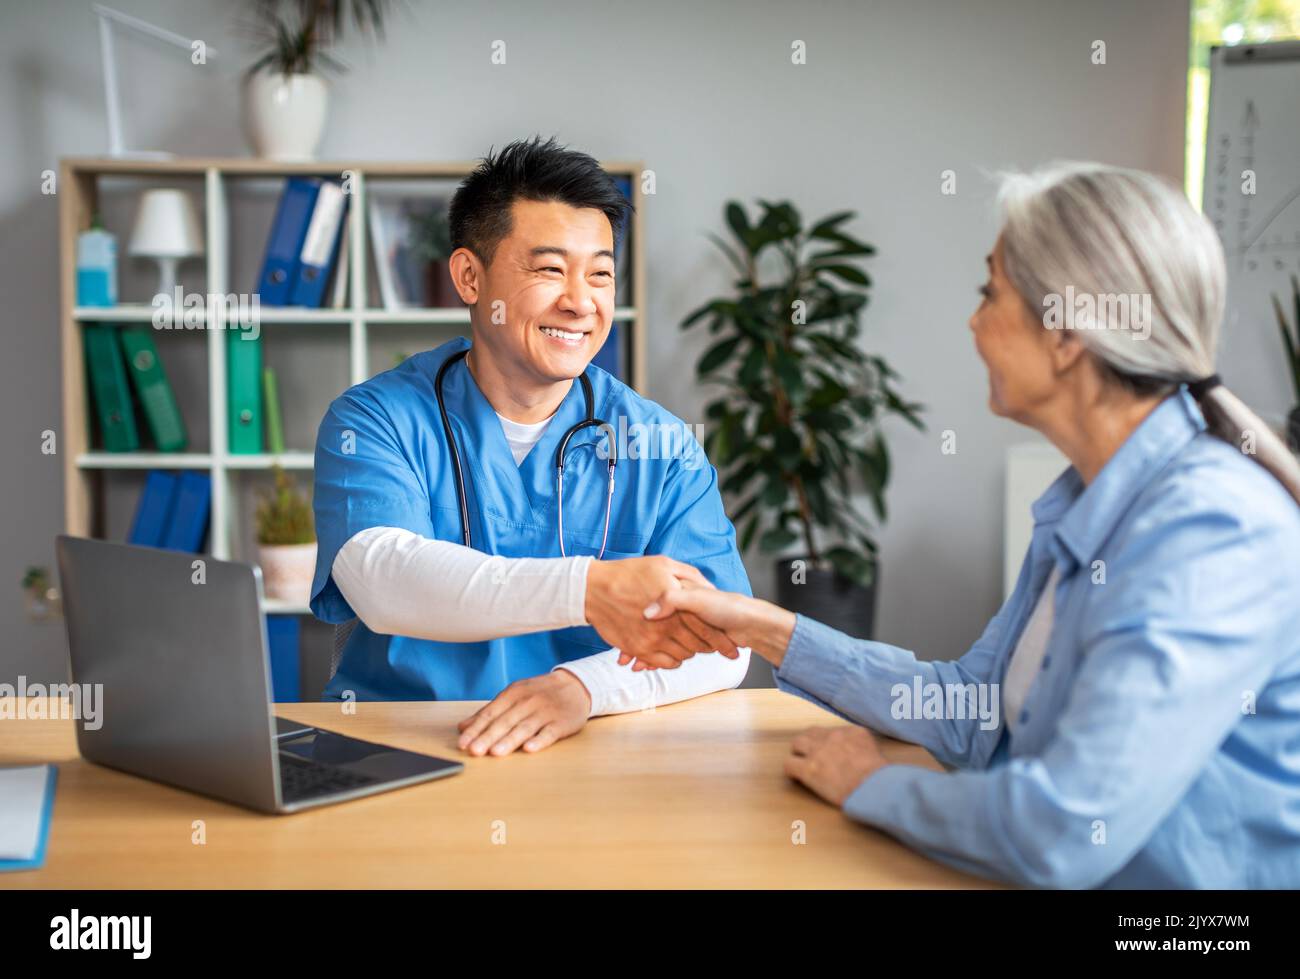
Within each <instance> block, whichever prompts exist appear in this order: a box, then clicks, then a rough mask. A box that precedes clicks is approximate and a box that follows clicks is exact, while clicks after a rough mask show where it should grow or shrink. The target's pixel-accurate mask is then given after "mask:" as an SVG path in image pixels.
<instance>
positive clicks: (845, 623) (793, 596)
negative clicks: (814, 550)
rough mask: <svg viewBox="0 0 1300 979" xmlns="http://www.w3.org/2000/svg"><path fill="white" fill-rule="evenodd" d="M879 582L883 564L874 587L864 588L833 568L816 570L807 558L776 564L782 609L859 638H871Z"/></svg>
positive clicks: (873, 583)
mask: <svg viewBox="0 0 1300 979" xmlns="http://www.w3.org/2000/svg"><path fill="white" fill-rule="evenodd" d="M798 565H802V569H801V568H800V567H799V566H798ZM879 581H880V565H879V564H877V565H876V574H875V576H874V577H873V578H872V581H871V584H870V585H869V586H868V587H866V588H863V587H862V586H861V585H859V584H858V583H857V582H855V581H851V580H849V579H848V578H845V577H843V576H841V575H840V574H839V572H837V571H835V570H834V569H832V568H829V567H828V568H825V569H823V568H818V567H815V566H814V565H813V563H812V562H811V561H809V560H808V559H807V558H788V559H786V560H783V561H777V562H776V601H777V604H778V605H780V606H781V607H782V608H787V609H789V610H790V611H791V612H798V613H799V614H800V615H806V616H807V617H808V618H810V619H816V620H817V621H818V622H822V623H825V624H826V625H828V626H830V627H831V628H833V629H838V630H839V631H840V632H844V633H847V634H848V635H850V636H854V637H856V638H858V639H871V638H873V629H874V628H875V621H876V586H877V585H878V584H879Z"/></svg>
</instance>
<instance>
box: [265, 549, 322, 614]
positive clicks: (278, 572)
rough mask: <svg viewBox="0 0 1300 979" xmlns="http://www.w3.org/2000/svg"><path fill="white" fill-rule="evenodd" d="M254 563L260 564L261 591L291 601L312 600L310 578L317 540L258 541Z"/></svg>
mask: <svg viewBox="0 0 1300 979" xmlns="http://www.w3.org/2000/svg"><path fill="white" fill-rule="evenodd" d="M257 563H258V564H260V565H261V566H262V592H263V594H264V595H266V597H267V598H274V599H277V600H279V601H282V602H291V603H293V604H294V605H306V604H307V603H308V601H310V600H311V582H312V578H313V577H314V576H315V574H316V542H315V541H312V542H311V543H310V544H258V545H257Z"/></svg>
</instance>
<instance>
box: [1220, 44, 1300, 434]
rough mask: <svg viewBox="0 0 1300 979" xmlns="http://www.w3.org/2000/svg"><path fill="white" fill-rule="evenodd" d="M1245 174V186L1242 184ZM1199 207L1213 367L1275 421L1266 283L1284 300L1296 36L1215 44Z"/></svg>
mask: <svg viewBox="0 0 1300 979" xmlns="http://www.w3.org/2000/svg"><path fill="white" fill-rule="evenodd" d="M1251 172H1253V174H1254V188H1253V190H1254V193H1249V192H1248V191H1249V190H1250V189H1251V188H1249V187H1248V186H1247V185H1246V182H1247V180H1248V178H1249V175H1250V173H1251ZM1202 210H1203V211H1204V213H1205V215H1206V216H1207V217H1208V218H1209V219H1210V220H1211V221H1212V222H1213V223H1214V227H1215V229H1216V230H1217V231H1218V232H1219V238H1220V240H1222V242H1223V250H1224V253H1225V256H1226V258H1227V262H1228V305H1227V311H1226V314H1225V316H1224V322H1223V332H1222V334H1221V335H1220V339H1219V372H1220V373H1221V374H1222V375H1223V379H1224V381H1225V382H1226V383H1227V384H1228V386H1229V387H1230V388H1232V389H1233V390H1235V391H1236V392H1237V394H1238V395H1239V396H1240V397H1241V398H1242V399H1243V400H1245V401H1246V402H1248V403H1249V404H1250V405H1251V406H1252V407H1253V408H1255V410H1256V411H1258V412H1259V413H1260V415H1261V416H1262V417H1263V418H1264V420H1265V421H1267V422H1269V423H1270V424H1272V425H1274V426H1275V427H1281V426H1282V425H1283V424H1284V419H1285V416H1286V413H1287V412H1288V411H1289V410H1290V409H1291V407H1292V405H1293V402H1294V400H1295V395H1294V392H1293V391H1292V389H1291V385H1290V383H1289V380H1288V377H1287V370H1286V366H1285V360H1284V357H1283V348H1282V338H1281V336H1280V335H1279V334H1278V329H1277V317H1276V315H1275V314H1274V312H1273V305H1272V301H1271V299H1270V298H1269V296H1270V294H1271V293H1276V294H1277V295H1278V297H1279V298H1280V299H1281V300H1282V304H1283V309H1285V310H1287V311H1288V314H1289V315H1294V314H1292V313H1290V310H1291V309H1292V303H1291V298H1290V297H1291V282H1290V277H1291V276H1292V275H1298V276H1300V41H1280V42H1276V43H1272V44H1243V45H1236V46H1233V47H1218V48H1215V49H1213V50H1212V51H1211V53H1210V106H1209V123H1208V126H1207V130H1206V141H1205V187H1204V195H1203V198H1202Z"/></svg>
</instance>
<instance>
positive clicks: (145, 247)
mask: <svg viewBox="0 0 1300 979" xmlns="http://www.w3.org/2000/svg"><path fill="white" fill-rule="evenodd" d="M130 252H131V254H132V255H138V256H142V257H148V258H190V257H192V256H195V255H202V254H203V235H202V233H201V232H200V231H199V218H198V215H197V214H196V213H195V212H194V202H193V201H191V200H190V195H189V194H187V193H185V191H183V190H170V189H157V190H146V191H145V192H144V193H143V194H142V195H141V197H140V209H139V211H138V212H137V213H136V216H135V230H134V231H133V232H132V234H131V247H130Z"/></svg>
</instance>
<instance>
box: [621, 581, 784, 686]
mask: <svg viewBox="0 0 1300 979" xmlns="http://www.w3.org/2000/svg"><path fill="white" fill-rule="evenodd" d="M644 614H645V617H646V618H647V619H651V620H659V619H662V618H664V617H666V616H671V615H687V614H689V615H693V616H695V617H696V618H697V619H698V620H700V621H701V622H703V623H705V624H706V625H707V626H710V627H712V628H713V629H715V630H717V631H718V632H722V633H725V634H726V635H727V636H728V637H729V640H730V642H732V643H733V644H734V645H736V646H748V647H749V648H750V649H751V650H752V651H753V652H755V653H757V654H758V655H759V656H762V657H763V658H764V659H765V660H767V661H768V662H769V663H771V664H772V665H773V666H777V667H779V666H780V665H781V661H782V660H783V659H784V658H785V650H786V647H787V646H789V645H790V637H791V636H792V635H793V634H794V625H795V614H794V613H793V612H790V611H787V610H786V609H783V608H781V606H779V605H773V604H772V603H771V602H765V601H762V600H761V599H758V598H750V597H749V596H748V595H740V594H737V593H736V592H730V591H718V590H717V589H716V588H713V589H704V588H696V587H692V583H691V582H687V583H686V586H685V587H683V588H671V589H668V590H667V591H665V592H664V594H662V595H660V596H659V597H658V598H656V600H655V601H654V602H652V603H651V604H650V605H648V606H647V607H646V609H645V612H644ZM653 666H654V664H643V663H640V662H638V663H637V664H636V665H634V666H633V667H632V668H633V669H634V670H635V669H638V668H642V669H652V668H653Z"/></svg>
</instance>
